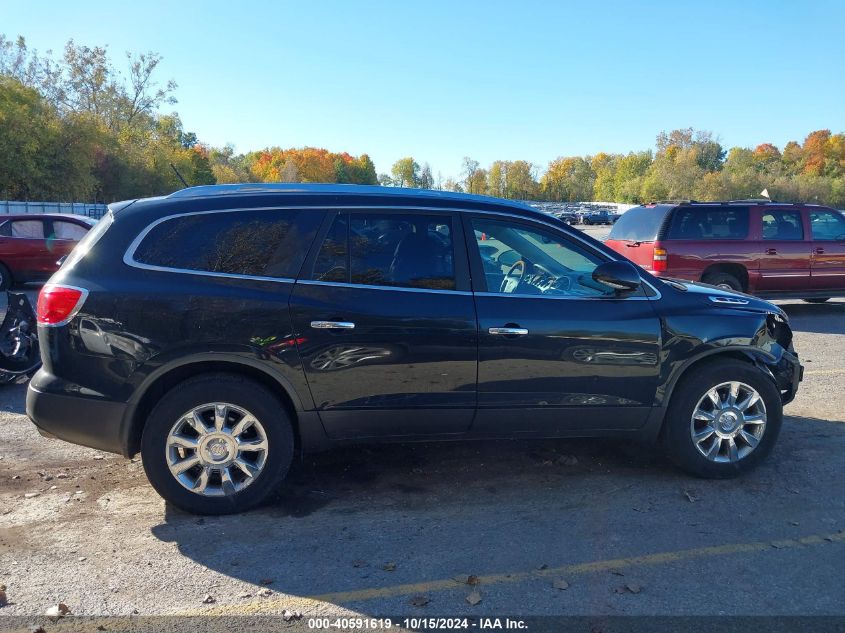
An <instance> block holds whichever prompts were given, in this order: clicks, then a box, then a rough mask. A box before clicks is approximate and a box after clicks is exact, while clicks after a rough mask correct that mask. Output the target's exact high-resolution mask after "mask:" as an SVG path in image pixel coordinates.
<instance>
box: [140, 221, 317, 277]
mask: <svg viewBox="0 0 845 633" xmlns="http://www.w3.org/2000/svg"><path fill="white" fill-rule="evenodd" d="M320 220H321V214H319V213H315V212H313V211H297V210H288V209H284V210H275V209H274V210H258V211H225V212H219V213H195V214H190V215H184V216H180V217H176V218H171V219H168V220H165V221H164V222H161V223H160V224H158V225H156V226H155V227H153V229H152V230H151V231H150V232H149V233H148V234H147V235H146V237H145V238H144V240H143V241H142V242H141V244H140V245H139V246H138V248H137V250H136V251H135V255H134V258H135V260H136V261H138V262H140V263H144V264H150V265H153V266H162V267H165V268H174V269H180V270H195V271H201V272H213V273H226V274H231V275H246V276H253V277H280V278H294V277H296V275H297V273H298V272H299V268H300V267H301V266H302V262H303V261H304V260H305V255H306V253H307V251H308V248H309V247H310V246H311V242H312V241H313V239H314V235H315V233H316V231H317V226H318V224H319V222H320Z"/></svg>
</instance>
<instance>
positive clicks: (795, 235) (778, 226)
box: [762, 211, 804, 240]
mask: <svg viewBox="0 0 845 633" xmlns="http://www.w3.org/2000/svg"><path fill="white" fill-rule="evenodd" d="M762 219H763V239H764V240H803V239H804V227H803V226H802V224H801V213H800V212H799V211H767V212H766V213H764V214H763V218H762Z"/></svg>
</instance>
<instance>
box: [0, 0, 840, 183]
mask: <svg viewBox="0 0 845 633" xmlns="http://www.w3.org/2000/svg"><path fill="white" fill-rule="evenodd" d="M0 32H2V33H5V34H6V35H7V36H16V35H18V34H21V35H24V36H25V37H26V38H27V40H28V42H29V44H30V45H31V46H33V47H36V48H38V49H39V50H42V51H43V50H46V49H50V48H52V49H53V50H54V51H60V50H61V49H62V47H63V45H64V42H65V41H66V40H67V39H69V38H74V39H75V40H76V41H77V42H78V43H82V44H88V45H97V44H100V45H102V44H105V45H108V47H109V49H110V50H111V52H112V54H113V55H114V57H115V59H116V60H117V61H118V62H120V63H122V62H123V59H122V55H123V52H124V51H126V50H132V51H136V52H138V51H146V50H153V51H157V52H158V53H160V54H161V55H163V57H164V61H163V63H162V65H161V74H160V78H161V79H165V80H166V79H168V78H173V79H175V80H176V81H177V83H178V84H179V88H178V90H177V92H176V96H177V98H178V101H179V102H178V104H177V105H176V106H175V108H176V109H177V110H178V112H179V113H180V115H181V116H182V120H183V122H184V124H185V127H186V129H188V130H191V131H194V132H196V133H197V134H198V135H199V137H200V138H201V139H202V140H204V141H206V142H209V143H211V144H215V145H222V144H224V143H233V144H234V145H235V147H236V149H237V150H238V151H248V150H252V149H259V148H262V147H266V146H269V145H280V146H282V147H292V146H304V145H314V146H320V147H326V148H328V149H330V150H333V151H343V150H345V151H349V152H351V153H353V154H359V153H362V152H367V153H369V154H370V156H371V157H372V158H373V160H374V161H375V163H376V168H377V169H378V170H379V172H386V171H389V169H390V165H391V164H392V163H393V161H394V160H396V159H397V158H400V157H402V156H407V155H412V156H414V157H415V158H416V159H417V160H418V161H420V162H423V161H428V162H429V163H430V164H431V166H432V169H433V170H434V173H435V175H436V174H437V172H438V171H440V172H442V173H443V175H444V177H445V176H448V175H457V174H458V173H459V171H460V162H461V158H462V157H463V156H465V155H469V156H472V157H474V158H475V159H476V160H478V161H480V162H481V163H482V165H486V164H488V163H490V162H491V161H493V160H496V159H509V160H516V159H525V160H529V161H532V162H534V163H536V164H538V165H539V166H541V167H542V168H545V166H546V164H547V163H548V161H549V160H551V159H554V158H555V157H557V156H562V155H563V156H567V155H580V154H591V153H596V152H598V151H613V152H627V151H629V150H638V149H647V148H650V147H653V145H654V137H655V136H656V134H657V133H658V132H659V131H660V130H663V129H667V130H668V129H673V128H678V127H687V126H692V127H695V128H696V129H704V130H711V131H713V132H714V133H715V134H716V135H717V136H718V137H719V138H720V139H721V141H722V143H723V144H724V145H725V146H728V147H730V146H734V145H744V146H748V145H756V144H757V143H760V142H765V141H768V142H773V143H775V144H777V145H779V146H783V144H784V143H786V142H787V141H789V140H802V139H803V138H804V136H805V135H806V134H807V133H808V132H810V131H812V130H815V129H820V128H830V129H832V130H833V131H835V132H836V131H842V130H845V2H842V1H839V0H833V1H830V2H793V1H780V2H779V1H777V0H774V1H769V2H753V1H746V0H743V1H740V2H736V1H734V2H722V1H711V0H706V1H705V0H701V1H699V2H683V1H678V0H676V1H665V2H663V1H661V2H658V1H654V2H641V3H636V2H603V1H595V2H580V3H568V2H558V1H553V0H547V1H546V2H532V1H521V2H515V1H513V0H511V1H509V2H500V1H498V0H485V1H480V2H469V1H467V2H460V1H458V0H452V1H451V2H450V1H443V2H441V1H438V0H434V1H428V2H408V1H404V0H393V1H392V2H390V1H385V2H368V1H364V0H361V1H356V2H349V1H348V0H346V1H341V0H337V1H323V2H317V1H312V2H301V1H298V2H282V1H278V2H231V1H229V2H215V1H206V2H198V1H192V0H182V1H180V2H164V1H160V0H145V1H143V2H133V3H121V2H115V1H114V0H109V1H108V2H99V1H85V2H67V1H63V2H54V1H52V0H47V1H42V2H38V3H33V2H24V1H22V0H14V1H11V0H0Z"/></svg>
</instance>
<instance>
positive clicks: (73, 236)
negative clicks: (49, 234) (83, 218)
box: [53, 220, 88, 242]
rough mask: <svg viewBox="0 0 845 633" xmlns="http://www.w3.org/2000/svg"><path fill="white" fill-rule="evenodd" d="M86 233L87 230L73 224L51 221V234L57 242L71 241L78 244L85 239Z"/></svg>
mask: <svg viewBox="0 0 845 633" xmlns="http://www.w3.org/2000/svg"><path fill="white" fill-rule="evenodd" d="M87 232H88V229H86V228H85V227H84V226H80V225H79V224H76V223H74V222H64V221H62V220H53V233H54V237H55V238H56V239H57V240H72V241H74V242H78V241H79V240H81V239H82V238H83V237H85V234H86V233H87Z"/></svg>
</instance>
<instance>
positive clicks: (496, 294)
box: [475, 292, 657, 301]
mask: <svg viewBox="0 0 845 633" xmlns="http://www.w3.org/2000/svg"><path fill="white" fill-rule="evenodd" d="M475 294H477V295H479V296H482V297H516V298H518V299H567V300H570V301H571V300H576V301H578V300H580V301H648V300H649V299H653V298H654V299H656V298H657V297H648V296H644V295H643V296H638V297H618V296H614V295H605V296H601V295H596V296H594V297H590V296H584V297H582V296H578V295H528V294H522V293H508V294H504V293H500V292H476V293H475Z"/></svg>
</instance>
